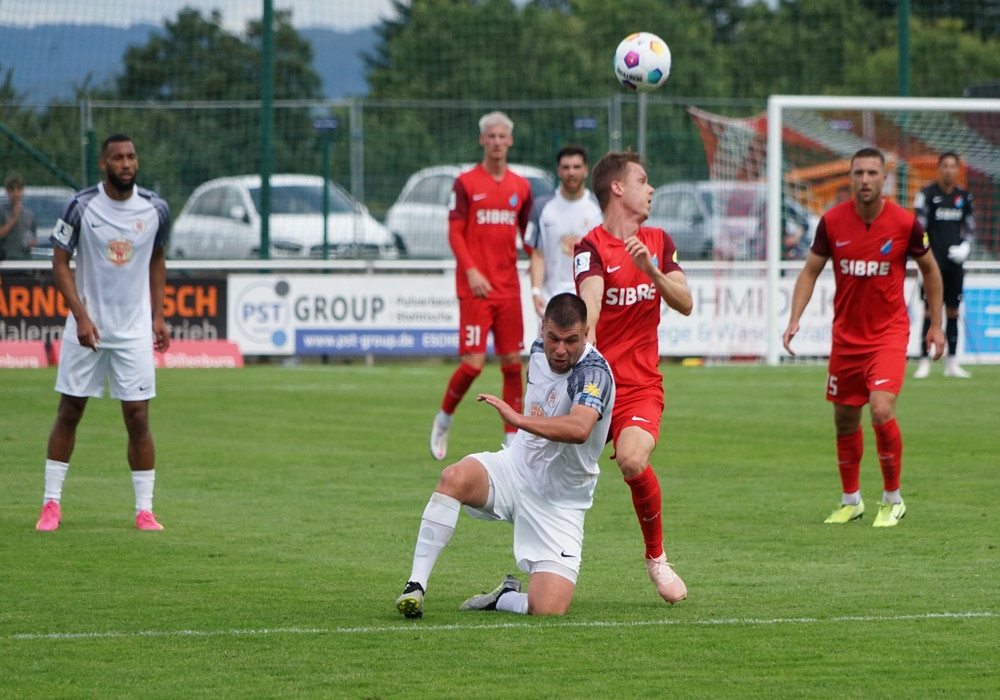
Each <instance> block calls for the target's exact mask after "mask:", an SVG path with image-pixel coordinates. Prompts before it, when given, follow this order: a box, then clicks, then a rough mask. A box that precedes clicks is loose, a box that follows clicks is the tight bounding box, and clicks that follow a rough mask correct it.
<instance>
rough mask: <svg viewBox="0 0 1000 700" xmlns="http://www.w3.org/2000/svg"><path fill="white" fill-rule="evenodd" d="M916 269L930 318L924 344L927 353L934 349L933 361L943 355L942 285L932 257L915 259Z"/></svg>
mask: <svg viewBox="0 0 1000 700" xmlns="http://www.w3.org/2000/svg"><path fill="white" fill-rule="evenodd" d="M916 262H917V267H918V268H920V275H921V277H922V279H923V284H924V296H925V298H926V299H927V305H926V307H925V308H926V311H927V313H928V314H930V317H931V327H930V329H928V331H927V337H926V338H925V339H924V342H925V343H926V344H927V351H928V352H930V351H931V348H932V347H933V348H934V359H935V360H938V359H941V355H943V354H944V332H943V331H942V330H941V307H942V306H943V305H944V283H943V282H942V280H941V270H939V269H938V264H937V260H935V259H934V256H933V255H930V254H928V253H924V254H923V255H921V256H920V257H919V258H917V259H916Z"/></svg>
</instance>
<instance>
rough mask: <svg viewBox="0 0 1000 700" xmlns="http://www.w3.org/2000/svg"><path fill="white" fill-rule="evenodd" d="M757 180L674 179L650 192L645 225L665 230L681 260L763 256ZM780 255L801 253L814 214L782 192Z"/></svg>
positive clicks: (762, 194)
mask: <svg viewBox="0 0 1000 700" xmlns="http://www.w3.org/2000/svg"><path fill="white" fill-rule="evenodd" d="M766 203H767V186H766V185H765V184H764V183H763V182H743V181H729V180H725V181H724V180H704V181H694V182H677V183H673V184H670V185H664V186H662V187H657V188H656V190H655V191H654V192H653V202H652V207H651V209H650V214H649V219H648V220H647V221H646V224H645V225H647V226H656V227H657V228H662V229H664V230H665V231H666V232H667V233H669V234H670V236H671V238H673V239H674V242H675V243H676V244H677V252H678V255H679V257H680V258H681V260H713V259H714V260H763V259H764V256H765V250H766V245H765V243H766V240H767V238H766V221H765V205H766ZM783 206H784V211H783V212H782V224H783V227H784V232H785V235H784V241H783V245H782V257H783V258H784V259H801V258H803V257H805V253H806V251H808V248H809V245H810V244H811V243H812V236H813V234H814V233H815V230H816V224H817V223H818V221H819V219H818V217H815V216H813V215H811V214H809V212H808V211H807V210H806V208H805V207H804V206H802V205H801V204H800V203H799V202H797V201H796V200H794V199H793V198H791V197H787V196H786V197H785V198H784V205H783Z"/></svg>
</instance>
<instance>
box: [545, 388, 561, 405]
mask: <svg viewBox="0 0 1000 700" xmlns="http://www.w3.org/2000/svg"><path fill="white" fill-rule="evenodd" d="M558 400H559V392H557V391H556V390H555V389H553V390H552V391H550V392H549V398H548V399H546V400H545V403H546V404H548V406H549V408H552V407H553V406H555V405H556V401H558Z"/></svg>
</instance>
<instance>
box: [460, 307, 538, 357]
mask: <svg viewBox="0 0 1000 700" xmlns="http://www.w3.org/2000/svg"><path fill="white" fill-rule="evenodd" d="M491 330H492V331H493V347H494V350H495V352H496V354H497V355H509V354H510V353H514V352H520V351H521V350H523V349H524V313H523V311H522V310H521V300H520V299H480V298H479V297H473V298H472V299H459V300H458V354H459V355H468V354H469V353H485V352H486V336H487V334H488V333H489V332H490V331H491Z"/></svg>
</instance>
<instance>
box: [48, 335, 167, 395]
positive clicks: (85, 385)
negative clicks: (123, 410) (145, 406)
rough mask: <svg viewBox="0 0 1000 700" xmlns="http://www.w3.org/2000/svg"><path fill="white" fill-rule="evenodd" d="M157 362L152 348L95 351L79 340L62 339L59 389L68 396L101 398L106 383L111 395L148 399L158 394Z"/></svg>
mask: <svg viewBox="0 0 1000 700" xmlns="http://www.w3.org/2000/svg"><path fill="white" fill-rule="evenodd" d="M155 368H156V365H155V363H154V361H153V349H152V348H151V347H149V346H146V347H142V348H98V350H97V352H94V351H93V350H91V349H90V348H85V347H83V346H82V345H78V344H77V343H71V342H68V341H63V343H62V347H61V349H60V350H59V369H58V370H57V373H56V391H58V392H59V393H60V394H66V395H67V396H78V397H83V396H86V397H90V398H95V399H99V398H101V397H102V396H104V384H105V383H107V384H108V386H109V387H110V389H111V391H110V392H109V393H110V395H111V398H113V399H119V400H121V401H145V400H146V399H151V398H153V397H154V396H156V370H155Z"/></svg>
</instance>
